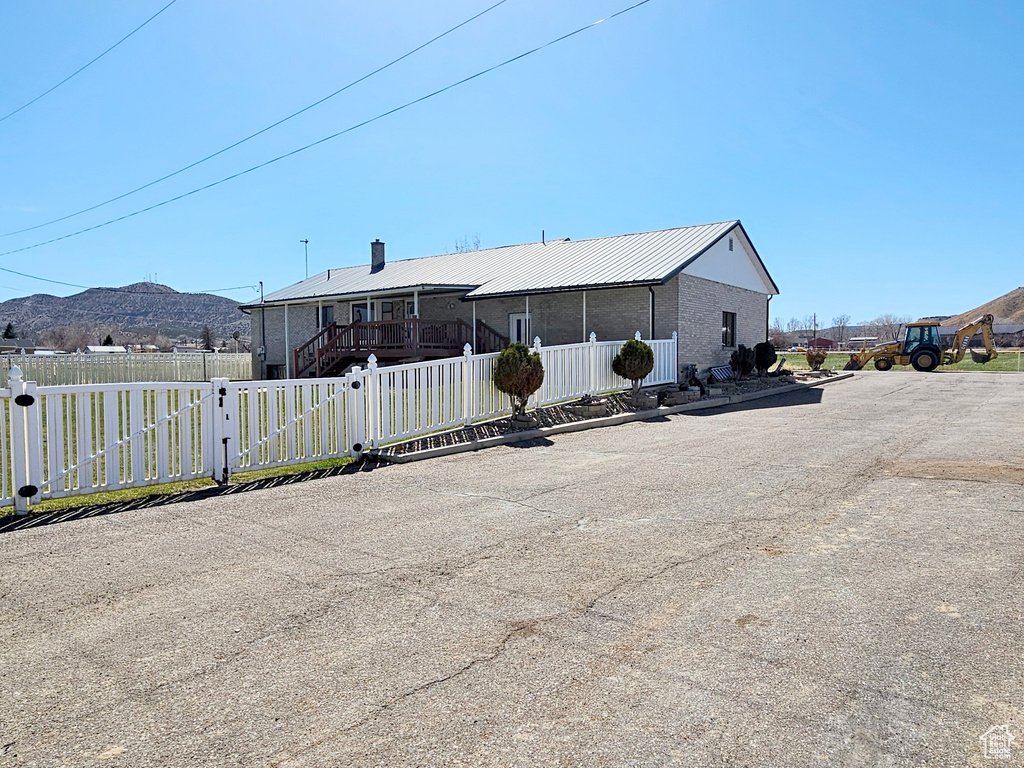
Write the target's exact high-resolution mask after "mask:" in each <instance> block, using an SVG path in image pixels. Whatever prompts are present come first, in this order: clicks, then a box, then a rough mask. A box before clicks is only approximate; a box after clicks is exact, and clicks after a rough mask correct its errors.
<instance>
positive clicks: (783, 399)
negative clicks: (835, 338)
mask: <svg viewBox="0 0 1024 768" xmlns="http://www.w3.org/2000/svg"><path fill="white" fill-rule="evenodd" d="M821 396H822V391H821V388H820V387H811V388H809V389H798V390H796V391H794V392H785V393H783V394H780V395H772V396H771V397H762V398H760V399H759V400H747V401H746V402H744V403H730V404H729V405H722V406H719V407H718V408H708V409H707V410H702V411H690V412H689V413H686V414H685V415H686V416H718V415H719V414H722V413H736V412H738V411H759V410H762V409H764V408H792V407H793V406H794V405H817V404H818V403H820V402H821Z"/></svg>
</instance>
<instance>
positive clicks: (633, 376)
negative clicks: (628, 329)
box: [612, 339, 654, 405]
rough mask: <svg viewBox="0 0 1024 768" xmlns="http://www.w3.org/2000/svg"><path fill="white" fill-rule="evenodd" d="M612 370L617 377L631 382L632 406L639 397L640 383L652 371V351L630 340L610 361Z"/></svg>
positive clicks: (634, 340)
mask: <svg viewBox="0 0 1024 768" xmlns="http://www.w3.org/2000/svg"><path fill="white" fill-rule="evenodd" d="M612 370H613V371H615V374H616V375H617V376H621V377H622V378H624V379H629V380H630V381H632V382H633V392H632V399H633V405H636V404H637V399H638V397H639V395H640V382H642V381H643V380H644V379H645V378H647V374H649V373H650V372H651V371H653V370H654V350H653V349H651V347H650V345H648V344H644V343H643V342H642V341H640V340H639V339H630V340H629V341H627V342H626V343H625V344H623V345H622V349H620V350H619V354H617V355H616V356H615V359H614V360H612Z"/></svg>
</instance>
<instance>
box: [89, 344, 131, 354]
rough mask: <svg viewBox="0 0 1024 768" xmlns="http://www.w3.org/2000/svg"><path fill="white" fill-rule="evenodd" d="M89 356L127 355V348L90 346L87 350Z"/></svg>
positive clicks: (100, 345)
mask: <svg viewBox="0 0 1024 768" xmlns="http://www.w3.org/2000/svg"><path fill="white" fill-rule="evenodd" d="M85 353H86V354H87V355H127V354H128V350H127V349H126V348H125V347H110V346H104V345H102V344H90V345H88V346H87V347H86V348H85Z"/></svg>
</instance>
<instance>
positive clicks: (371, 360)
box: [366, 352, 377, 365]
mask: <svg viewBox="0 0 1024 768" xmlns="http://www.w3.org/2000/svg"><path fill="white" fill-rule="evenodd" d="M366 364H367V365H376V364H377V356H376V355H375V354H373V353H372V352H371V353H370V356H369V357H368V358H366Z"/></svg>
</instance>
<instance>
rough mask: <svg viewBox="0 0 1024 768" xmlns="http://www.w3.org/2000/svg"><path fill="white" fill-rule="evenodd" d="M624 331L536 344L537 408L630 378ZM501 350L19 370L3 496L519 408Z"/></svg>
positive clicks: (7, 403) (271, 454)
mask: <svg viewBox="0 0 1024 768" xmlns="http://www.w3.org/2000/svg"><path fill="white" fill-rule="evenodd" d="M624 343H625V342H622V341H616V342H598V341H597V340H596V338H595V337H594V336H593V334H591V339H590V342H589V343H584V344H568V345H564V346H558V347H542V346H541V344H540V340H539V339H536V340H535V341H534V348H535V349H536V350H537V351H539V352H540V355H541V358H542V360H543V362H544V372H545V373H544V384H543V386H542V387H541V388H540V390H539V391H538V392H537V393H536V395H534V397H533V398H532V399H531V404H532V405H536V406H543V405H550V404H553V403H558V402H564V401H567V400H573V399H576V398H578V397H580V396H581V395H583V394H598V393H601V392H609V391H612V390H615V389H621V388H624V387H626V386H628V384H629V382H627V381H626V380H624V379H621V378H619V377H618V376H616V375H615V374H614V373H612V370H611V361H612V358H613V357H614V356H615V354H616V353H617V352H618V350H619V349H620V348H621V347H622V345H623V344H624ZM648 343H649V344H650V345H651V346H652V347H653V349H654V358H655V366H654V370H653V371H652V372H651V374H650V376H648V377H647V379H645V380H644V385H645V386H651V385H656V384H668V383H672V382H675V381H676V378H677V376H676V360H677V351H676V350H677V344H676V338H675V335H674V334H673V338H671V339H663V340H654V341H650V342H648ZM497 357H498V355H497V354H496V353H495V354H487V355H474V354H472V350H470V349H469V346H468V345H467V348H466V351H465V354H463V356H461V357H454V358H448V359H444V360H437V361H432V362H424V363H411V364H406V365H396V366H388V367H379V366H377V364H376V361H375V359H374V358H372V357H371V358H370V362H369V364H368V365H367V366H366V368H365V369H361V368H354V369H353V370H352V371H351V372H350V373H348V374H346V375H345V376H341V377H336V378H325V379H291V380H285V381H259V382H242V381H231V380H229V379H227V378H224V377H217V378H214V379H213V380H212V381H207V382H201V383H199V382H197V383H194V384H192V383H180V382H179V383H166V382H162V383H147V382H137V383H127V384H75V385H65V386H39V385H38V384H37V383H36V382H34V381H27V380H25V378H24V377H22V376H21V372H20V371H19V370H18V369H13V370H12V371H11V379H10V382H9V384H8V387H7V388H6V389H0V507H2V506H11V505H13V506H14V507H15V508H16V510H18V511H19V512H24V511H26V510H27V507H28V504H30V503H33V504H34V503H38V502H39V501H40V500H42V499H50V498H60V497H65V496H75V495H82V494H88V493H94V492H97V491H109V490H115V489H120V488H134V487H139V486H148V485H157V484H160V483H168V482H174V481H179V480H189V479H194V478H200V477H212V478H213V479H215V480H217V481H218V482H226V481H227V479H228V477H229V476H230V475H231V474H232V473H233V472H238V471H246V470H253V469H265V468H270V467H278V466H284V465H289V464H305V463H309V462H313V461H319V460H322V459H331V458H340V457H343V456H358V455H359V454H361V453H362V452H363V451H364V450H367V449H372V448H379V447H381V446H384V445H388V444H391V443H395V442H400V441H403V440H408V439H411V438H413V437H417V436H420V435H425V434H429V433H432V432H438V431H441V430H445V429H451V428H453V427H458V426H462V425H466V424H472V423H475V422H479V421H486V420H488V419H494V418H497V417H500V416H503V415H506V414H508V413H509V412H510V410H511V408H510V404H509V401H508V398H507V397H506V396H505V395H503V394H502V393H501V392H499V391H498V390H497V389H495V387H494V385H493V384H492V383H491V377H492V373H493V368H494V361H495V360H496V359H497Z"/></svg>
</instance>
